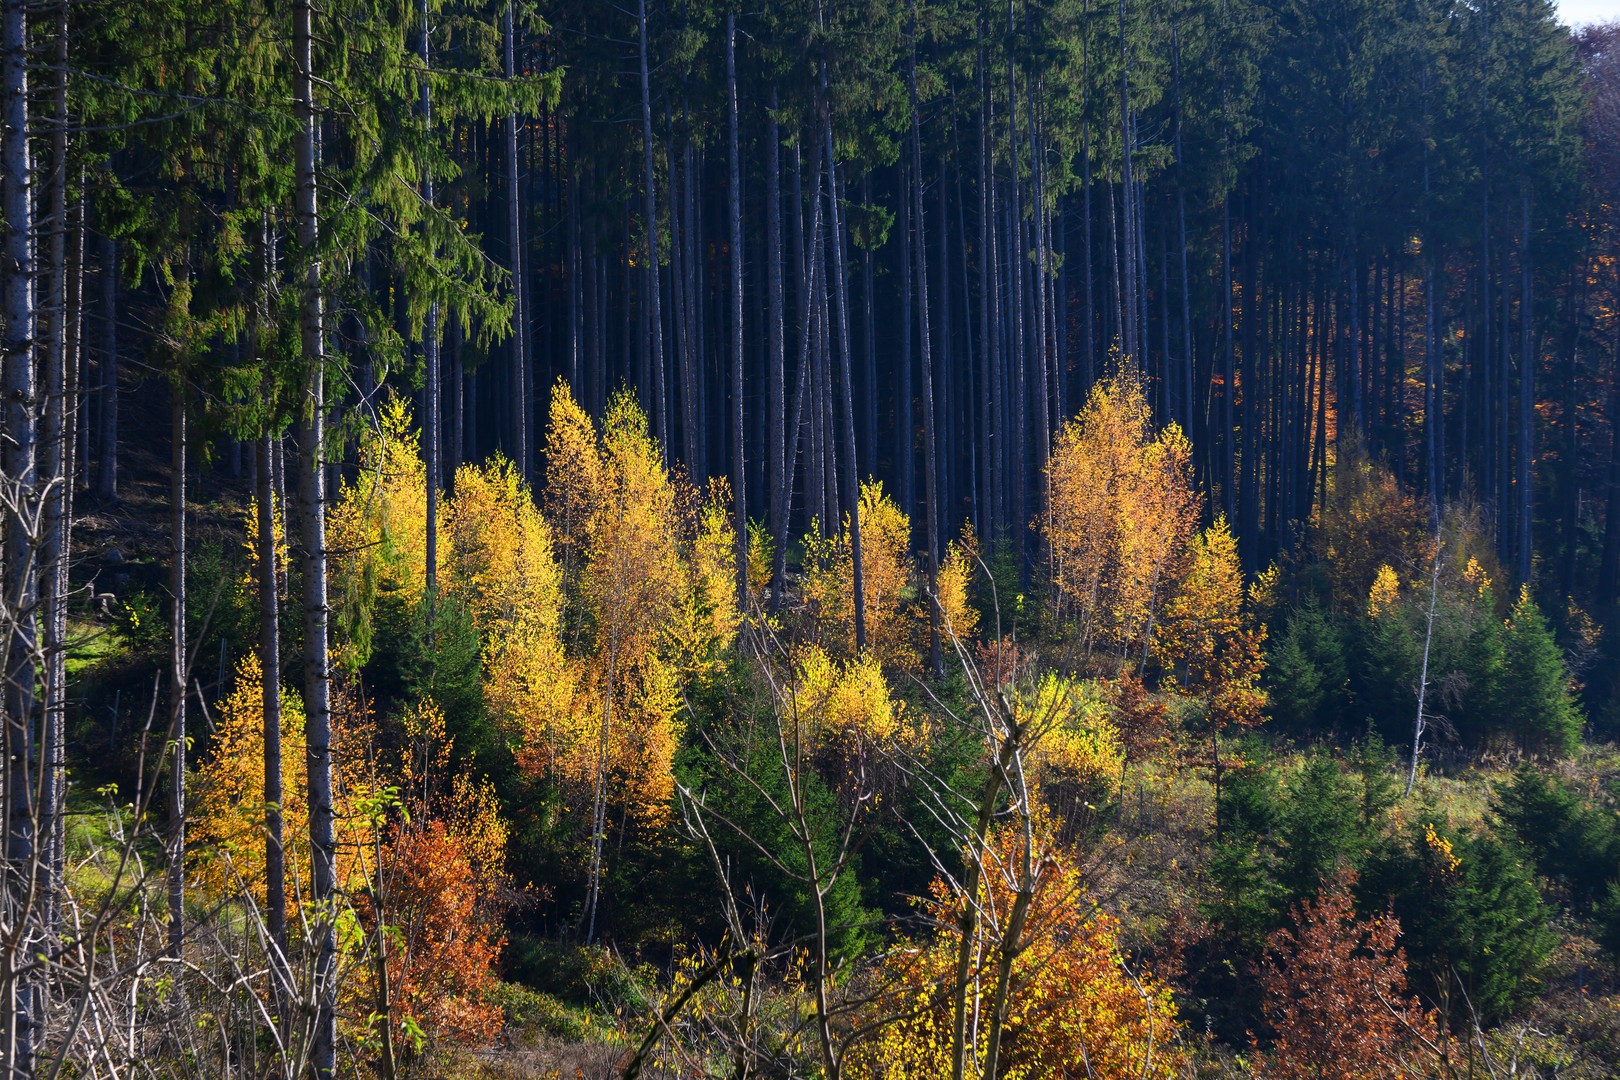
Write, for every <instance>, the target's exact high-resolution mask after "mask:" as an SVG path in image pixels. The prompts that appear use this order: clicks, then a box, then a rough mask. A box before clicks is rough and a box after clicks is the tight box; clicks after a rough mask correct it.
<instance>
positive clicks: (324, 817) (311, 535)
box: [293, 0, 337, 1080]
mask: <svg viewBox="0 0 1620 1080" xmlns="http://www.w3.org/2000/svg"><path fill="white" fill-rule="evenodd" d="M312 6H313V5H312V0H298V6H297V8H296V9H295V11H296V15H295V20H294V31H293V32H294V41H293V56H294V61H295V63H296V66H297V72H296V78H295V82H294V88H293V93H294V98H295V100H296V103H297V107H298V137H297V147H296V203H295V210H296V217H297V226H298V245H299V249H300V250H301V251H303V252H305V253H306V255H305V257H306V258H307V259H308V260H309V262H308V265H307V266H306V267H305V269H304V280H303V283H302V295H301V297H300V302H299V337H300V344H301V347H302V352H303V361H304V364H305V367H306V380H307V381H306V384H305V392H304V401H303V403H302V407H301V411H302V414H303V416H302V421H303V423H302V431H301V432H300V437H299V440H298V443H299V447H298V448H299V472H300V474H301V479H302V481H303V483H302V490H301V492H300V494H301V496H302V499H303V506H302V507H301V508H300V509H301V513H300V517H301V518H302V531H303V548H304V553H303V558H304V572H303V590H304V597H303V600H304V715H305V727H304V730H305V740H306V743H307V746H308V751H307V757H306V768H307V776H308V788H309V795H308V799H309V843H310V854H311V858H310V864H311V865H310V885H311V900H312V901H313V908H314V917H313V920H312V927H311V932H312V933H313V935H314V942H313V944H314V946H315V950H316V958H315V984H314V996H315V1016H314V1018H313V1019H314V1025H313V1029H312V1035H311V1040H310V1042H311V1045H310V1065H311V1068H312V1069H313V1070H314V1072H315V1075H316V1076H317V1077H318V1078H319V1080H327V1078H328V1077H330V1076H331V1075H332V1071H333V1069H334V1067H335V1065H336V1059H337V1024H336V1021H337V1012H336V1003H337V924H336V914H337V913H336V911H335V910H333V909H332V908H331V904H332V903H333V900H334V898H335V875H334V869H335V867H334V859H335V855H336V844H335V840H334V836H333V817H332V684H331V669H330V667H329V662H330V661H329V657H328V655H327V607H326V491H325V487H326V484H325V481H326V470H325V468H323V466H324V464H325V460H326V432H325V419H326V417H325V410H326V391H325V376H326V357H325V342H324V340H323V338H324V335H323V331H322V327H321V322H322V312H321V266H320V263H319V261H318V260H317V259H316V258H315V256H314V255H313V254H312V253H314V252H316V251H318V250H319V246H318V245H319V239H320V216H319V213H320V212H319V203H318V201H317V195H316V187H315V168H316V161H315V139H316V122H317V118H316V114H315V80H314V75H315V73H314V50H313V34H312V27H311V18H312V14H313V12H312Z"/></svg>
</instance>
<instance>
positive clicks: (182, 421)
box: [167, 370, 189, 960]
mask: <svg viewBox="0 0 1620 1080" xmlns="http://www.w3.org/2000/svg"><path fill="white" fill-rule="evenodd" d="M169 394H170V402H169V425H170V426H169V431H170V451H169V514H170V518H169V521H170V525H169V558H170V559H171V560H172V561H171V563H170V565H169V604H170V608H169V613H170V621H169V739H170V745H169V753H170V758H169V840H168V852H167V855H168V894H169V954H170V956H171V957H173V958H174V959H176V960H179V959H180V958H181V957H182V956H183V955H184V953H183V952H182V946H183V944H184V935H185V902H186V875H185V849H186V683H187V682H188V681H189V677H188V671H187V667H188V665H187V663H186V659H187V658H186V558H187V556H188V552H187V550H186V443H187V441H188V438H189V434H188V432H187V425H186V377H185V372H184V371H183V370H182V371H177V372H176V373H175V374H174V383H173V385H172V387H171V388H170V391H169Z"/></svg>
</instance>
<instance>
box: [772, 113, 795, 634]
mask: <svg viewBox="0 0 1620 1080" xmlns="http://www.w3.org/2000/svg"><path fill="white" fill-rule="evenodd" d="M776 109H777V96H776V87H774V86H772V87H771V103H770V108H769V109H768V110H767V113H766V118H765V143H766V145H765V291H766V293H767V296H768V299H769V311H768V313H767V314H766V316H765V333H766V343H765V368H766V380H767V382H768V383H769V386H768V389H767V395H768V402H769V403H768V404H767V406H766V414H765V428H766V430H765V445H766V455H767V457H768V458H769V460H768V461H767V462H766V468H768V469H769V470H770V474H771V482H770V492H771V537H772V539H773V540H774V541H775V545H776V550H777V551H778V552H783V553H785V552H786V550H787V542H788V512H789V510H791V509H792V506H791V503H792V498H793V493H792V492H791V491H789V490H788V489H787V485H786V483H785V481H786V480H787V463H786V462H787V453H788V451H787V443H788V440H790V439H792V438H793V434H794V433H792V432H790V431H788V430H787V428H786V425H787V406H786V402H785V400H784V398H785V395H786V384H787V372H786V362H787V349H786V344H787V343H786V341H785V340H784V339H785V337H786V324H785V315H784V311H783V308H784V306H785V305H784V303H783V300H784V297H783V283H782V134H781V131H780V129H779V128H778V127H777V122H776ZM785 571H786V563H785V560H783V559H773V565H772V567H771V610H772V611H775V610H776V609H777V608H778V607H780V606H781V602H782V601H781V595H782V588H783V585H784V584H785V583H784V582H783V580H782V578H783V576H785Z"/></svg>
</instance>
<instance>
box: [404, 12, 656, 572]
mask: <svg viewBox="0 0 1620 1080" xmlns="http://www.w3.org/2000/svg"><path fill="white" fill-rule="evenodd" d="M425 17H426V16H425V14H424V18H425ZM503 30H504V34H503V39H504V40H503V42H502V45H503V50H502V51H503V58H502V59H503V65H504V68H505V73H506V78H507V79H508V80H511V79H514V78H516V76H517V68H516V65H515V63H514V50H515V48H516V45H517V32H516V29H515V27H514V26H513V23H512V2H511V0H508V3H507V5H506V12H505V25H504V27H503ZM645 36H646V35H645V33H643V37H645ZM422 63H423V64H424V65H426V64H427V63H428V36H427V30H426V29H424V30H423V31H422ZM641 63H642V88H643V92H644V93H645V88H646V67H647V60H646V51H645V47H644V48H643V51H642V61H641ZM427 94H428V91H427V85H426V83H424V84H423V89H422V101H423V107H424V110H426V108H427V104H428V97H427ZM430 122H431V121H430ZM505 124H506V132H505V134H506V155H505V156H506V162H505V164H506V244H507V253H508V261H509V262H510V263H511V265H510V266H509V267H508V269H509V270H510V271H511V273H512V324H511V328H510V329H511V334H512V342H511V346H510V353H509V355H510V356H511V360H512V370H511V372H510V377H511V394H512V400H511V402H510V407H511V411H512V418H511V424H512V460H513V462H514V463H516V465H517V468H518V475H520V476H522V477H523V478H524V479H525V480H528V479H530V477H531V468H532V457H531V455H530V452H529V386H528V374H529V352H528V344H529V340H528V339H529V334H528V328H529V305H528V299H529V296H528V292H529V290H528V282H527V281H526V280H525V279H524V273H523V230H522V220H523V210H522V205H521V195H520V192H519V189H518V138H517V113H516V112H512V111H509V112H507V114H506V118H505ZM647 154H648V160H649V161H650V160H651V156H652V150H651V149H650V148H649V149H648V151H647ZM425 186H426V188H427V191H428V194H427V196H426V198H427V202H428V205H429V206H430V207H431V206H432V204H433V195H432V190H433V188H432V180H431V179H428V180H426V181H425ZM648 197H649V198H650V197H651V195H650V193H649V196H648ZM656 265H657V264H656V263H655V264H654V273H656V272H657V270H656ZM429 318H430V320H431V319H432V318H433V316H431V315H430V316H429ZM435 329H436V328H434V327H432V326H430V327H429V329H428V332H427V335H426V336H425V337H424V339H423V348H424V349H426V350H428V351H429V353H430V356H431V357H432V360H431V361H430V366H431V376H432V377H433V378H434V382H433V383H432V386H433V397H434V399H435V403H434V404H433V405H432V406H431V407H432V410H433V412H434V414H435V417H436V416H437V414H438V406H437V401H436V399H437V398H438V396H439V387H438V382H437V375H438V363H437V360H438V351H439V349H438V345H437V343H436V342H434V341H433V340H432V338H433V333H434V330H435ZM431 430H432V433H433V434H432V441H433V443H434V445H438V444H439V443H440V442H441V441H442V436H441V434H440V431H439V428H438V427H437V426H435V427H433V428H432V429H431ZM435 482H442V479H441V478H440V477H438V476H436V475H435V476H431V477H430V478H429V492H428V499H429V501H430V504H431V502H432V500H433V492H432V485H433V483H435ZM432 536H433V533H432V531H431V530H430V531H429V533H428V537H429V540H428V542H429V544H430V545H431V544H432V542H433V541H432ZM433 573H434V568H433V564H432V561H431V558H430V560H429V563H428V578H429V580H430V581H431V580H432V578H433ZM430 591H431V589H430ZM430 603H431V601H430Z"/></svg>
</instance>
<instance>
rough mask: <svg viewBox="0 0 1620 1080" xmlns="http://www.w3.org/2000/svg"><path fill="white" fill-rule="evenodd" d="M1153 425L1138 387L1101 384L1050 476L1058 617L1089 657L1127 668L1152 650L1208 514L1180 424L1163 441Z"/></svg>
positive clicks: (1124, 377)
mask: <svg viewBox="0 0 1620 1080" xmlns="http://www.w3.org/2000/svg"><path fill="white" fill-rule="evenodd" d="M1152 421H1153V412H1152V408H1151V407H1150V406H1149V404H1148V401H1147V398H1146V396H1145V395H1144V393H1143V391H1142V386H1141V382H1140V381H1139V379H1138V378H1136V377H1135V376H1133V375H1130V374H1121V375H1120V376H1118V377H1117V378H1115V379H1111V380H1104V381H1102V382H1099V383H1098V384H1097V385H1096V386H1095V387H1093V388H1092V391H1091V396H1090V397H1089V398H1088V399H1087V401H1086V406H1085V408H1084V409H1083V410H1082V411H1081V413H1080V415H1079V416H1078V417H1076V418H1075V419H1073V420H1071V421H1069V422H1068V423H1067V424H1066V425H1064V427H1063V430H1062V431H1061V432H1059V434H1058V438H1057V444H1056V446H1054V448H1053V451H1052V457H1051V461H1050V463H1049V464H1048V466H1047V474H1048V479H1049V481H1050V484H1051V508H1050V513H1049V515H1048V521H1047V524H1046V526H1045V537H1046V544H1047V552H1048V557H1049V559H1050V561H1051V576H1052V586H1053V590H1054V592H1055V596H1054V602H1055V603H1054V607H1055V610H1056V613H1057V616H1058V618H1059V619H1060V620H1061V621H1065V622H1072V623H1073V624H1074V626H1075V629H1076V631H1077V633H1078V634H1079V637H1080V641H1081V643H1082V644H1083V645H1084V646H1085V648H1086V649H1087V651H1088V652H1089V651H1091V650H1092V649H1095V648H1098V647H1102V648H1106V649H1110V650H1113V651H1115V652H1117V653H1118V654H1119V656H1120V658H1121V659H1124V658H1125V657H1127V656H1128V655H1129V653H1130V652H1131V651H1132V650H1141V649H1144V648H1145V647H1146V646H1147V643H1148V637H1149V635H1150V633H1151V631H1152V625H1153V622H1154V619H1155V616H1156V615H1157V612H1158V609H1159V606H1160V605H1161V604H1162V603H1163V600H1164V597H1165V595H1166V594H1167V593H1168V592H1169V586H1170V584H1171V582H1172V581H1174V579H1175V577H1176V575H1177V570H1178V566H1179V561H1180V559H1181V557H1182V555H1183V552H1184V550H1185V548H1186V545H1187V541H1188V539H1189V538H1190V537H1191V536H1192V532H1193V528H1194V524H1195V522H1196V520H1197V517H1198V511H1199V506H1200V497H1199V495H1198V493H1197V491H1196V490H1195V489H1194V488H1193V484H1192V478H1191V470H1190V465H1189V462H1190V458H1191V452H1190V448H1189V446H1188V443H1187V440H1186V438H1185V437H1184V436H1183V435H1182V433H1181V430H1180V428H1178V427H1176V425H1174V424H1171V425H1170V426H1169V427H1166V428H1164V429H1163V430H1161V431H1159V432H1158V433H1157V434H1154V432H1153V430H1152V427H1153V423H1152Z"/></svg>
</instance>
